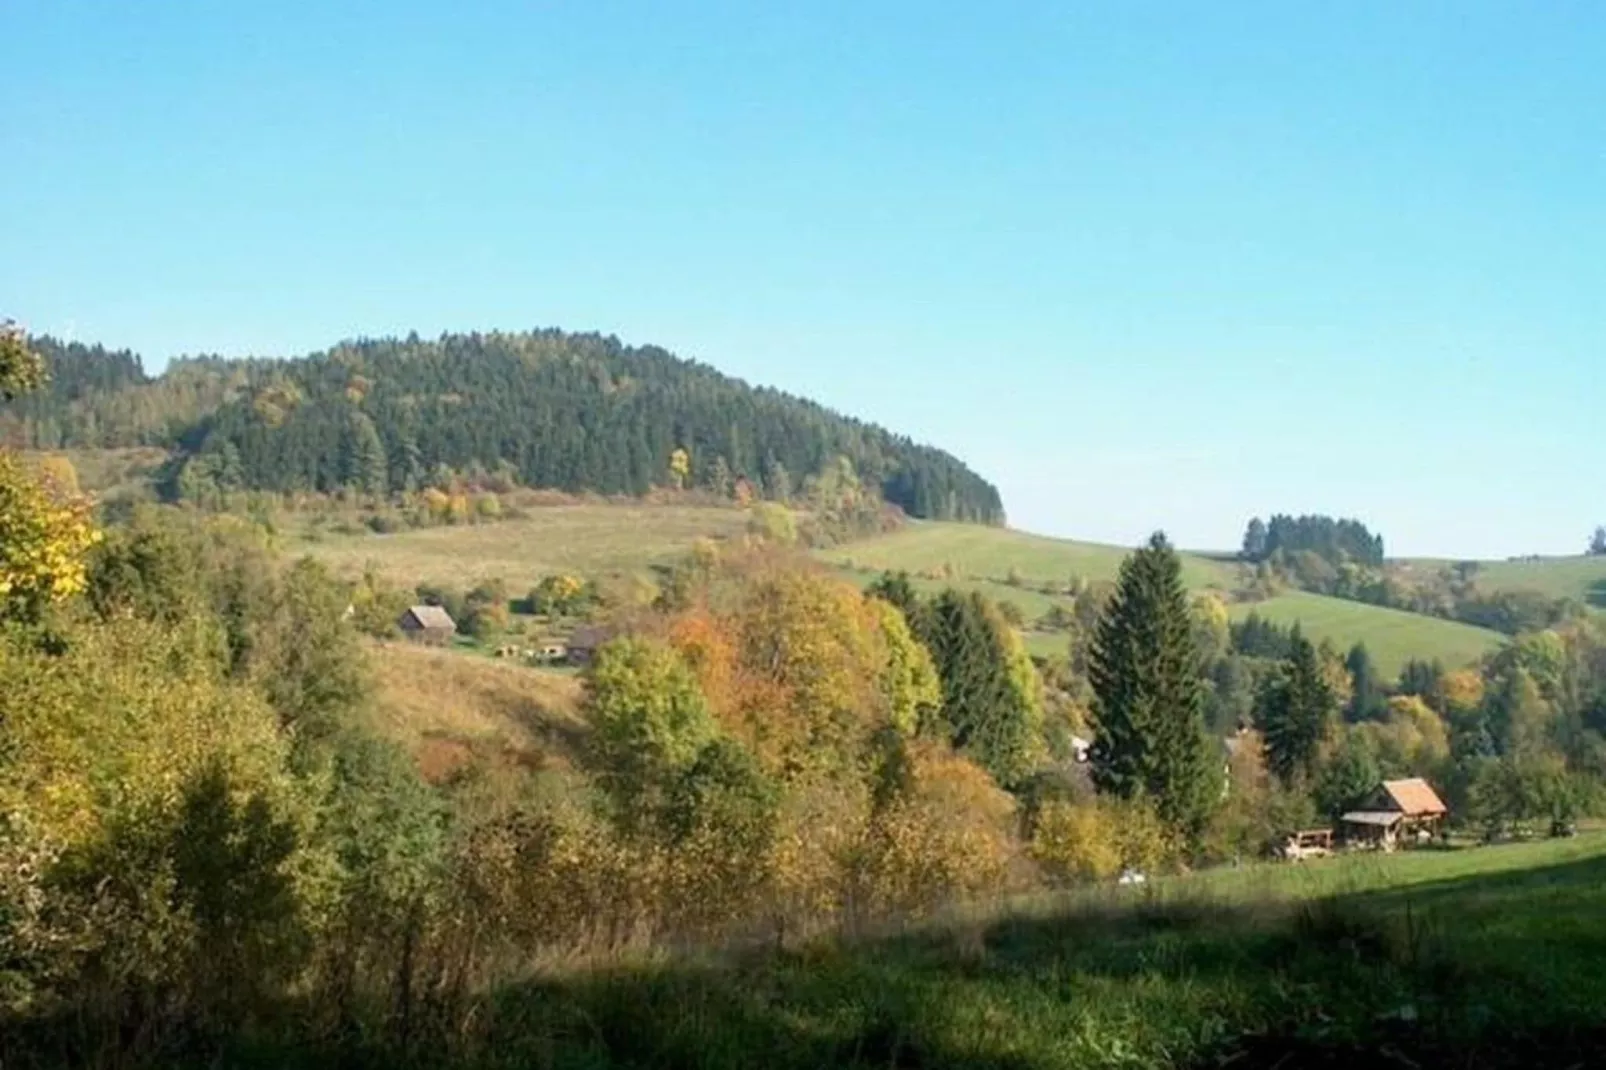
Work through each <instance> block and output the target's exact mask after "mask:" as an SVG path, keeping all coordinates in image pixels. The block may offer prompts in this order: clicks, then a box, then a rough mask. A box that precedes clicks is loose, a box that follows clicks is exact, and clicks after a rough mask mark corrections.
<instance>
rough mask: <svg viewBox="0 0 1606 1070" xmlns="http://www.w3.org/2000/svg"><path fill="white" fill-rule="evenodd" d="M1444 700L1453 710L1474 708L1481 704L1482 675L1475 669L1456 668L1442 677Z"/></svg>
mask: <svg viewBox="0 0 1606 1070" xmlns="http://www.w3.org/2000/svg"><path fill="white" fill-rule="evenodd" d="M1444 700H1445V702H1446V703H1447V704H1448V705H1449V706H1450V708H1451V709H1455V710H1474V709H1477V708H1478V707H1479V706H1480V705H1482V704H1483V677H1482V676H1479V675H1478V672H1477V670H1476V669H1457V670H1456V671H1455V672H1452V673H1446V674H1445V677H1444Z"/></svg>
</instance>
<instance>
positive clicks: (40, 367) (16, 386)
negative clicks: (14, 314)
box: [0, 320, 45, 401]
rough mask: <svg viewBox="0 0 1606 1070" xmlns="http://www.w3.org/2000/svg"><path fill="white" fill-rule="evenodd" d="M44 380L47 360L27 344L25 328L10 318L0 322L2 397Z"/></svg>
mask: <svg viewBox="0 0 1606 1070" xmlns="http://www.w3.org/2000/svg"><path fill="white" fill-rule="evenodd" d="M44 381H45V364H44V361H42V360H40V359H39V356H38V354H36V353H34V352H32V351H31V350H30V349H29V348H28V339H27V336H26V335H24V334H23V332H22V328H20V327H18V326H17V325H16V324H15V323H13V322H12V321H11V320H5V321H4V322H0V401H10V400H11V399H12V398H14V397H16V396H17V395H18V394H26V393H27V392H28V391H30V390H33V389H36V388H37V387H39V386H41V385H43V384H44Z"/></svg>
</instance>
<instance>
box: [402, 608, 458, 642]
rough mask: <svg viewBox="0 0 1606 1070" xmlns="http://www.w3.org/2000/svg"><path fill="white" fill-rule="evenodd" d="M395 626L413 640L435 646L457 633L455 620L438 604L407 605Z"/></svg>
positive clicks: (447, 640) (449, 639)
mask: <svg viewBox="0 0 1606 1070" xmlns="http://www.w3.org/2000/svg"><path fill="white" fill-rule="evenodd" d="M396 626H397V627H399V628H400V629H401V630H402V634H403V635H405V636H406V637H407V638H409V639H411V640H413V641H414V642H418V643H429V644H431V645H435V646H441V645H445V644H446V643H449V642H451V640H452V636H454V635H456V634H457V622H456V621H454V620H452V615H451V614H450V613H448V612H446V610H444V609H442V608H441V607H440V606H408V607H407V610H406V612H404V613H403V614H402V615H401V618H400V619H399V620H397V621H396Z"/></svg>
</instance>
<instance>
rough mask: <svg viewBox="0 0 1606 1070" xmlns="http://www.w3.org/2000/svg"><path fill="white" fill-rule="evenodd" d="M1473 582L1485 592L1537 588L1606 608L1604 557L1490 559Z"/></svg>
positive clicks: (1546, 592) (1543, 591) (1605, 559)
mask: <svg viewBox="0 0 1606 1070" xmlns="http://www.w3.org/2000/svg"><path fill="white" fill-rule="evenodd" d="M1477 584H1478V586H1479V587H1480V588H1483V589H1484V590H1488V591H1502V590H1509V591H1518V590H1521V591H1538V592H1539V593H1540V594H1543V595H1547V596H1549V597H1551V598H1576V599H1578V600H1579V601H1580V602H1585V603H1587V604H1589V605H1593V606H1597V607H1602V608H1606V556H1596V557H1546V558H1541V559H1540V560H1538V561H1490V562H1488V563H1486V564H1484V565H1482V566H1481V567H1480V568H1479V569H1478V578H1477Z"/></svg>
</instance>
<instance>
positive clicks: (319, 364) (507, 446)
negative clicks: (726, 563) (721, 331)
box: [0, 330, 1003, 523]
mask: <svg viewBox="0 0 1606 1070" xmlns="http://www.w3.org/2000/svg"><path fill="white" fill-rule="evenodd" d="M30 345H31V346H32V347H33V348H34V349H35V350H36V351H37V352H38V353H39V354H40V356H41V357H42V358H43V360H44V362H45V365H46V368H47V370H48V372H49V381H48V383H47V385H46V387H45V388H44V389H42V390H39V391H35V392H33V393H31V394H29V395H27V396H25V397H22V398H18V399H16V400H14V401H11V402H7V403H0V442H6V443H9V444H12V445H15V446H21V447H27V448H33V449H48V450H60V449H71V448H89V449H100V448H108V447H134V446H158V447H163V448H166V449H170V450H173V451H175V452H176V454H177V456H176V458H175V459H174V462H173V464H172V466H171V468H170V470H169V471H168V473H167V478H166V479H165V480H164V487H165V489H166V490H167V492H168V493H169V494H173V495H176V496H178V497H181V498H184V499H186V500H196V501H202V500H206V499H208V498H211V497H216V496H217V495H218V494H219V493H223V492H230V491H239V490H267V491H276V492H283V493H301V492H305V491H314V492H318V493H324V494H339V493H352V492H355V493H361V494H366V495H370V496H382V495H385V494H387V493H392V492H396V491H400V490H403V489H408V488H412V489H416V488H418V487H421V486H424V485H427V484H429V483H430V482H432V481H435V482H439V481H440V480H441V477H442V472H441V470H442V469H443V468H445V469H449V470H450V472H452V473H457V474H458V475H464V476H467V477H468V478H470V479H471V480H474V481H483V480H484V479H486V478H496V479H499V480H503V481H516V482H518V483H521V484H522V485H524V486H527V487H542V488H555V489H559V490H563V491H566V492H568V493H573V494H580V493H592V494H602V495H634V496H640V495H644V494H646V493H647V492H648V491H649V490H650V489H652V488H653V487H655V486H668V485H671V484H673V485H686V486H694V487H700V488H704V489H708V490H711V491H713V492H715V493H716V494H719V495H721V496H724V497H733V496H734V494H735V491H736V490H737V488H738V487H740V488H742V489H743V490H744V491H745V492H746V493H748V494H756V495H758V496H766V497H771V498H777V499H783V500H784V499H786V498H788V497H789V496H790V495H792V494H793V493H794V492H796V491H797V490H799V489H801V488H803V487H804V485H805V484H806V481H807V480H808V479H809V478H810V477H812V476H816V475H820V474H822V473H826V472H828V471H833V470H835V468H836V466H837V463H838V460H839V459H844V458H845V459H846V460H847V461H848V462H850V463H851V464H852V466H853V469H854V471H855V472H856V474H857V476H858V478H859V479H861V480H862V481H863V482H864V484H865V485H867V486H870V487H873V488H875V489H876V490H877V491H878V492H879V493H880V495H881V496H882V497H883V498H885V500H886V501H888V502H891V503H893V504H895V505H897V506H898V507H900V508H901V509H903V510H904V511H905V512H906V513H908V514H910V515H911V516H922V517H932V518H940V519H948V520H964V521H978V522H984V523H999V522H1001V521H1002V520H1003V505H1002V502H1001V501H1000V499H999V494H998V489H997V488H996V487H994V486H993V485H992V484H991V483H989V482H987V481H986V480H985V479H983V478H982V477H981V476H980V475H978V474H977V473H975V472H973V471H972V470H971V469H970V468H968V467H967V466H966V465H965V464H964V463H963V462H962V461H960V460H959V459H958V458H956V457H954V456H953V455H951V454H949V453H946V452H944V451H942V450H940V449H937V448H935V447H933V446H928V445H922V444H919V443H916V442H913V441H911V440H910V439H909V438H907V437H905V436H902V435H898V434H895V433H893V432H892V431H889V430H886V429H884V428H882V427H879V426H876V425H875V424H872V423H869V422H866V421H864V420H860V419H856V418H853V417H850V416H846V415H844V414H841V413H837V412H834V411H832V410H830V409H827V408H825V407H824V406H823V405H820V404H817V403H815V402H812V401H808V400H806V399H804V398H799V397H795V396H793V395H790V394H785V393H782V392H781V391H778V390H774V389H769V388H765V387H755V386H751V385H749V384H748V383H746V382H743V381H742V380H739V379H735V378H732V377H730V376H727V375H723V374H721V373H720V372H718V371H716V370H715V369H714V368H711V367H709V366H708V365H706V364H701V363H698V362H696V361H692V360H684V359H681V358H679V357H677V356H675V355H674V354H672V353H669V352H668V351H666V350H664V349H661V348H658V347H656V346H629V345H625V344H624V343H622V342H621V341H619V339H617V338H614V337H611V336H609V337H605V336H602V335H598V334H575V333H569V332H564V331H559V330H536V331H522V332H501V331H492V332H488V333H481V332H473V333H469V334H449V335H442V336H441V337H440V338H438V339H427V340H426V339H421V338H419V337H418V336H417V335H409V336H407V337H405V338H381V339H362V340H358V341H352V342H342V343H340V344H338V345H336V346H333V347H331V348H330V349H328V350H325V351H322V352H318V353H313V354H309V355H307V356H301V357H294V358H286V359H273V360H266V359H251V360H227V359H223V358H204V359H190V360H180V361H174V362H173V363H172V364H171V365H170V366H169V367H168V369H167V371H165V372H164V373H163V374H162V375H160V376H157V377H155V378H151V377H148V376H147V375H146V374H145V372H144V368H143V364H142V362H141V360H140V359H139V357H138V356H136V355H135V354H132V353H129V352H127V351H118V352H108V351H107V350H105V349H104V348H102V347H99V346H94V347H91V346H85V345H81V344H77V343H73V344H64V343H61V342H58V341H55V340H53V339H50V338H33V339H30ZM447 474H448V475H449V474H450V473H447Z"/></svg>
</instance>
